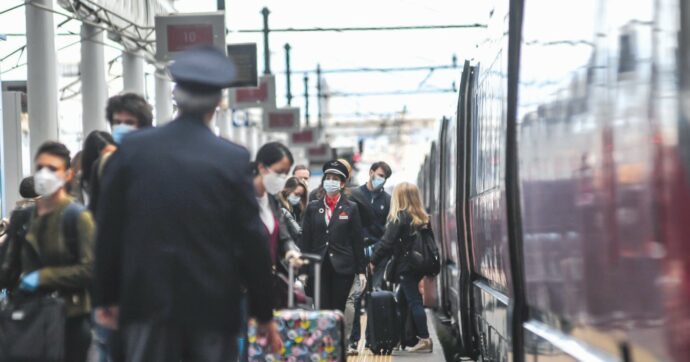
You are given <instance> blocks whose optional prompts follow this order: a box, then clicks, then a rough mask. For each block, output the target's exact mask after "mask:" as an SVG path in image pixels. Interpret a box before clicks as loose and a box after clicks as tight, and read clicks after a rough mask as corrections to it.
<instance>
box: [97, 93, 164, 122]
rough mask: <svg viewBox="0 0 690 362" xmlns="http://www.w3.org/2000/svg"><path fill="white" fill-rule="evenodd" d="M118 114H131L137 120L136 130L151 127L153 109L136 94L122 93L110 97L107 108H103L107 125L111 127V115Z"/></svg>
mask: <svg viewBox="0 0 690 362" xmlns="http://www.w3.org/2000/svg"><path fill="white" fill-rule="evenodd" d="M119 112H127V113H131V114H132V115H134V117H136V119H137V123H138V124H137V127H138V128H146V127H151V126H152V125H153V109H152V107H151V105H150V104H149V103H148V102H146V99H144V97H142V96H140V95H138V94H136V93H124V94H120V95H116V96H112V97H110V99H108V106H106V107H105V116H106V118H107V119H108V123H110V125H111V126H112V125H113V115H114V114H115V113H119Z"/></svg>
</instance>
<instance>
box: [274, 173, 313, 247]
mask: <svg viewBox="0 0 690 362" xmlns="http://www.w3.org/2000/svg"><path fill="white" fill-rule="evenodd" d="M276 196H277V197H278V201H280V205H281V208H280V212H281V213H282V214H283V216H284V217H285V220H286V226H287V228H288V231H289V232H290V236H292V239H293V240H295V242H297V243H300V242H301V240H302V225H301V222H302V212H303V210H304V209H305V208H306V207H307V184H306V183H305V182H304V181H302V180H300V179H298V178H297V177H290V178H289V179H287V181H285V187H284V188H283V191H281V192H279V193H278V195H276Z"/></svg>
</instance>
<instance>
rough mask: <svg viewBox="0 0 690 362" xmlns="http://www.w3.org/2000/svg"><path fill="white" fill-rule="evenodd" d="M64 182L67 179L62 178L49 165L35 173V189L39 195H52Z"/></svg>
mask: <svg viewBox="0 0 690 362" xmlns="http://www.w3.org/2000/svg"><path fill="white" fill-rule="evenodd" d="M64 184H65V180H63V179H61V178H60V177H59V176H58V175H56V174H55V172H52V171H50V170H49V169H48V168H47V167H44V168H42V169H41V170H40V171H38V172H36V174H34V190H35V191H36V194H38V195H39V196H42V197H47V196H50V195H52V194H54V193H56V192H57V191H58V190H59V189H60V188H61V187H62V186H63V185H64Z"/></svg>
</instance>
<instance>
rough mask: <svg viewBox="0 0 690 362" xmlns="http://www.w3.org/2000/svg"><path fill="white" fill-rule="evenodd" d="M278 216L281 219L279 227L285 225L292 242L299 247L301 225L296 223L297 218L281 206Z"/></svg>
mask: <svg viewBox="0 0 690 362" xmlns="http://www.w3.org/2000/svg"><path fill="white" fill-rule="evenodd" d="M280 214H281V217H282V218H283V219H282V220H281V222H280V226H281V227H282V226H283V225H285V228H286V229H287V231H288V233H289V234H290V237H291V238H292V240H294V241H295V243H297V245H300V244H301V243H302V225H300V223H299V221H297V216H296V215H295V214H293V213H292V212H290V210H288V209H286V208H285V207H283V206H281V207H280Z"/></svg>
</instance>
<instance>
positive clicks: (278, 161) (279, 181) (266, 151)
mask: <svg viewBox="0 0 690 362" xmlns="http://www.w3.org/2000/svg"><path fill="white" fill-rule="evenodd" d="M292 163H293V158H292V153H291V152H290V150H289V149H288V148H287V147H285V146H284V145H283V144H281V143H278V142H270V143H267V144H265V145H263V146H262V147H261V148H260V149H259V151H258V152H257V154H256V161H255V162H254V163H253V164H252V167H253V173H254V191H255V192H256V200H257V202H258V204H259V215H260V217H261V221H262V222H263V224H264V228H265V229H266V233H267V234H268V236H269V251H270V253H271V258H272V260H273V267H274V268H273V269H274V271H275V272H276V273H285V272H286V270H285V267H284V266H283V265H282V264H281V262H280V261H281V260H285V261H287V262H289V263H292V264H296V265H297V266H299V264H300V259H299V256H300V251H299V248H298V247H297V244H296V243H295V240H294V239H293V238H292V237H291V236H290V232H289V231H288V227H287V224H288V221H287V220H286V219H285V216H284V215H283V214H282V212H281V211H280V204H279V202H278V200H277V199H276V197H275V196H274V195H276V194H278V193H279V192H280V191H281V190H282V189H283V187H284V185H285V180H286V178H287V176H286V175H287V173H288V171H290V167H292ZM285 292H286V291H285ZM276 294H278V295H277V299H278V300H277V301H276V302H277V303H278V304H277V306H285V305H286V302H287V294H284V293H276Z"/></svg>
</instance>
